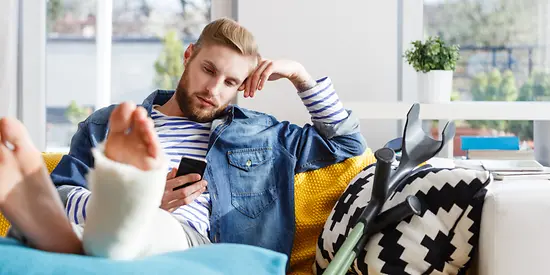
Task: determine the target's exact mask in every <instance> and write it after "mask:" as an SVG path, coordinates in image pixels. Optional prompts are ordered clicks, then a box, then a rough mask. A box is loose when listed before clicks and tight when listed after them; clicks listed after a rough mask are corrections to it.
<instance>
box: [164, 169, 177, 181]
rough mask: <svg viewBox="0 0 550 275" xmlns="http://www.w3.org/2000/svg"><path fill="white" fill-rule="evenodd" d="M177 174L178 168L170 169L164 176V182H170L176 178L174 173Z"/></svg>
mask: <svg viewBox="0 0 550 275" xmlns="http://www.w3.org/2000/svg"><path fill="white" fill-rule="evenodd" d="M177 172H178V168H172V170H170V172H168V174H166V180H171V179H173V178H174V177H175V176H176V173H177Z"/></svg>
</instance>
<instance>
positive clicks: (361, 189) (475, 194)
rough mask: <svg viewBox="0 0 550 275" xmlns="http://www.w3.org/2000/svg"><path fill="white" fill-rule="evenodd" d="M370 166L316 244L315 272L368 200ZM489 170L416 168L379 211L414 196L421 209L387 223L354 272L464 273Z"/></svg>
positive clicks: (350, 187)
mask: <svg viewBox="0 0 550 275" xmlns="http://www.w3.org/2000/svg"><path fill="white" fill-rule="evenodd" d="M374 170H375V164H373V165H370V166H368V167H366V168H365V169H363V171H361V172H360V173H359V174H358V175H357V176H356V177H355V178H354V179H353V180H352V181H351V182H350V184H349V185H348V187H347V188H346V190H345V191H344V193H343V194H342V196H341V197H340V199H339V200H338V202H337V203H336V205H335V206H334V208H333V209H332V212H331V213H330V216H329V218H328V219H327V221H326V223H325V226H324V229H323V232H322V233H321V235H320V236H319V239H318V242H317V253H316V262H315V266H314V271H315V273H316V274H321V273H322V272H323V271H324V270H325V268H326V267H327V266H328V263H329V262H330V261H331V260H332V258H333V257H334V255H335V254H336V251H338V249H339V248H340V246H341V245H342V244H343V243H344V241H345V238H346V236H347V235H348V234H349V232H350V231H351V229H353V226H354V225H355V223H356V222H357V219H358V218H359V216H360V215H361V213H362V211H363V209H364V208H365V207H366V205H367V204H368V202H369V200H370V196H371V191H372V184H373V179H374ZM490 181H491V177H490V174H489V173H488V172H484V171H474V170H465V169H447V168H432V167H429V166H425V167H422V168H419V169H417V170H416V171H415V172H414V173H413V174H411V176H410V177H408V179H407V180H406V182H405V184H404V185H403V187H402V188H400V190H396V191H395V193H394V194H393V195H392V196H391V197H390V199H389V200H388V201H387V202H386V204H385V205H384V208H383V210H382V211H385V210H387V209H389V208H391V207H392V206H395V205H397V204H399V203H400V202H402V201H404V200H405V198H406V197H407V196H408V195H416V196H417V197H418V198H419V199H420V201H421V203H422V213H421V215H419V216H412V217H410V218H408V219H406V220H404V221H402V222H399V223H397V224H394V225H391V226H388V227H387V228H385V229H383V230H382V231H381V232H380V233H378V234H375V235H373V236H372V237H371V239H370V241H369V242H368V243H367V245H366V247H365V249H364V250H363V251H361V253H360V254H359V255H358V257H357V258H356V260H355V261H354V263H353V265H352V266H351V269H352V270H353V272H354V273H357V274H369V275H374V274H392V275H400V274H410V275H413V274H464V273H465V271H466V269H467V267H468V266H469V264H470V260H471V258H472V256H473V252H474V251H475V247H476V246H477V243H478V238H479V226H480V223H481V211H482V207H483V201H484V199H485V194H486V189H485V187H486V186H487V185H488V184H489V183H490Z"/></svg>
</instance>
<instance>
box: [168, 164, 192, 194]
mask: <svg viewBox="0 0 550 275" xmlns="http://www.w3.org/2000/svg"><path fill="white" fill-rule="evenodd" d="M176 174H177V169H176V171H174V177H173V178H171V179H168V180H167V181H166V187H165V190H167V191H172V190H173V189H174V188H176V187H178V186H182V185H184V184H186V183H189V182H195V181H199V180H200V179H201V176H200V175H199V174H188V175H183V176H179V177H177V178H176V177H175V176H176Z"/></svg>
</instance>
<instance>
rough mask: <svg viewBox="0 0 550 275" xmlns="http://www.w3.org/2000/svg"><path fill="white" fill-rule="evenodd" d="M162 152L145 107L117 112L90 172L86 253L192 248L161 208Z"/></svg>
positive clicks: (127, 255)
mask: <svg viewBox="0 0 550 275" xmlns="http://www.w3.org/2000/svg"><path fill="white" fill-rule="evenodd" d="M161 150H162V149H161V146H160V143H159V142H158V138H157V135H156V133H155V131H154V126H153V122H152V120H151V119H150V118H148V117H147V113H146V111H145V109H143V108H141V107H138V108H136V106H135V105H133V104H129V103H124V104H121V105H120V106H118V107H117V108H116V109H115V110H113V113H112V114H111V117H110V129H109V134H108V136H107V139H106V141H105V144H104V145H102V146H100V147H99V148H95V149H94V151H93V154H94V169H92V170H90V173H89V174H88V181H89V185H90V190H91V192H92V195H91V196H90V201H89V204H88V208H87V211H86V212H87V217H86V224H85V226H84V233H83V243H84V250H85V252H86V254H91V255H94V256H100V257H108V258H114V259H133V258H136V257H142V256H147V255H152V254H158V253H164V252H169V251H176V250H183V249H187V248H189V247H190V246H191V245H190V244H189V241H188V238H189V237H190V236H189V235H188V234H187V232H185V231H184V230H183V229H182V226H181V225H180V223H179V222H178V221H177V220H176V219H175V218H174V217H173V216H172V215H171V214H170V213H168V212H166V211H164V210H162V209H160V208H159V206H160V203H161V200H162V195H163V193H164V187H165V184H166V171H167V166H166V165H167V163H166V160H165V159H164V154H163V153H162V151H161Z"/></svg>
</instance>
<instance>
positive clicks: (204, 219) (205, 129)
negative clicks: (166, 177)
mask: <svg viewBox="0 0 550 275" xmlns="http://www.w3.org/2000/svg"><path fill="white" fill-rule="evenodd" d="M156 107H158V106H153V110H152V112H151V118H152V119H153V121H154V122H155V130H156V132H157V134H158V137H159V142H160V144H161V146H162V148H163V151H164V154H165V155H166V157H167V159H168V160H169V164H168V167H169V170H168V171H170V170H171V169H172V168H178V166H179V163H180V161H181V158H182V157H183V156H188V157H191V158H195V159H201V160H205V158H206V152H207V150H208V140H209V137H210V127H211V126H212V122H207V123H198V122H194V121H191V120H189V119H187V118H184V117H170V116H166V115H164V114H162V113H161V112H159V111H157V110H156ZM172 215H174V217H175V218H176V219H178V220H179V221H180V222H181V223H185V224H187V225H189V226H190V227H192V228H193V229H195V230H196V231H198V232H199V233H201V234H202V235H203V236H206V237H207V238H208V232H209V230H210V194H209V193H208V191H207V192H204V193H203V194H202V195H201V196H199V197H198V198H197V199H195V201H193V202H191V203H190V204H187V205H184V206H182V207H180V208H178V209H176V210H175V211H174V212H172Z"/></svg>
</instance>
